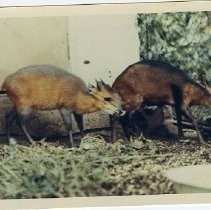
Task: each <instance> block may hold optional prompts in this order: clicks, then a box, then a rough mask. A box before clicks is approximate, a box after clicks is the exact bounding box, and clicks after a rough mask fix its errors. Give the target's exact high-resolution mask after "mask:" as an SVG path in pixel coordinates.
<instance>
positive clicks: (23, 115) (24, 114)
mask: <svg viewBox="0 0 211 210" xmlns="http://www.w3.org/2000/svg"><path fill="white" fill-rule="evenodd" d="M29 114H30V110H22V111H21V112H17V122H18V125H19V127H20V129H21V130H22V132H23V133H24V134H25V136H26V138H27V139H28V140H29V142H30V143H31V144H33V143H34V140H33V139H32V138H31V136H30V135H29V133H28V131H27V129H26V126H25V124H26V122H27V120H28V117H29Z"/></svg>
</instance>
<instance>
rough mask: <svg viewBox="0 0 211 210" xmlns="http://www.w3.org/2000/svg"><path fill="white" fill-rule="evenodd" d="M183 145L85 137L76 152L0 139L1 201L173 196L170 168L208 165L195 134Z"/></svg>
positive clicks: (210, 147)
mask: <svg viewBox="0 0 211 210" xmlns="http://www.w3.org/2000/svg"><path fill="white" fill-rule="evenodd" d="M185 135H186V136H187V139H186V141H179V140H168V141H167V140H165V141H164V140H156V139H147V138H144V137H143V136H140V137H136V138H133V139H131V141H130V142H125V141H123V140H122V139H118V140H117V142H116V143H115V144H111V143H110V142H109V140H105V139H106V138H103V137H102V136H100V135H97V136H95V135H93V134H88V135H86V136H85V137H84V138H83V139H82V140H81V141H80V142H79V144H78V146H77V147H76V148H69V147H68V146H67V144H66V140H65V139H60V140H44V139H43V140H42V141H41V142H38V143H37V144H35V145H33V146H30V145H29V144H28V142H27V141H25V140H21V137H18V138H17V139H18V140H14V139H11V141H10V144H9V143H8V142H7V141H6V140H5V137H1V142H0V165H1V167H0V182H1V183H0V199H12V198H48V197H50V198H54V197H69V196H107V195H118V196H119V195H146V194H147V195H153V194H169V193H175V191H174V188H173V183H172V182H171V181H169V180H168V179H167V178H166V176H165V173H166V171H167V170H168V169H170V168H175V167H178V166H185V165H197V164H207V163H210V162H211V144H210V142H209V141H207V144H206V145H201V144H199V142H198V141H197V139H196V138H195V137H194V135H193V132H186V133H185Z"/></svg>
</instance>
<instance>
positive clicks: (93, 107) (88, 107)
mask: <svg viewBox="0 0 211 210" xmlns="http://www.w3.org/2000/svg"><path fill="white" fill-rule="evenodd" d="M75 104H76V107H77V108H76V109H77V112H78V113H79V114H84V113H92V112H95V111H98V110H100V108H98V106H97V99H96V98H95V97H94V96H93V95H91V94H89V93H82V92H81V93H79V94H78V95H77V98H76V103H75Z"/></svg>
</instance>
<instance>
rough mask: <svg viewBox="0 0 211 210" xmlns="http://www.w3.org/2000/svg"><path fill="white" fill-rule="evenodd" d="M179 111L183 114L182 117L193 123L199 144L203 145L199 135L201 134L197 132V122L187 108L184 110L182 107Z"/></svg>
mask: <svg viewBox="0 0 211 210" xmlns="http://www.w3.org/2000/svg"><path fill="white" fill-rule="evenodd" d="M181 110H182V113H183V114H184V116H185V117H186V118H187V119H189V120H190V121H191V122H192V123H193V126H194V127H195V129H196V132H197V135H198V138H199V141H200V142H201V143H205V142H204V139H203V137H202V135H201V132H200V130H199V126H198V123H197V120H196V119H195V116H194V115H193V114H192V112H191V110H190V109H189V108H185V107H182V109H181Z"/></svg>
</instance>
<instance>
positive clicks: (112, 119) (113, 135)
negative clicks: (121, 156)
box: [109, 115, 118, 143]
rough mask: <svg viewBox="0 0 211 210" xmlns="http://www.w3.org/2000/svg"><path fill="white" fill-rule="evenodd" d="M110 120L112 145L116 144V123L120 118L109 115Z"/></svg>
mask: <svg viewBox="0 0 211 210" xmlns="http://www.w3.org/2000/svg"><path fill="white" fill-rule="evenodd" d="M109 120H110V128H111V141H112V143H115V142H116V129H115V125H116V122H117V121H118V118H117V117H115V116H114V115H109Z"/></svg>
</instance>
